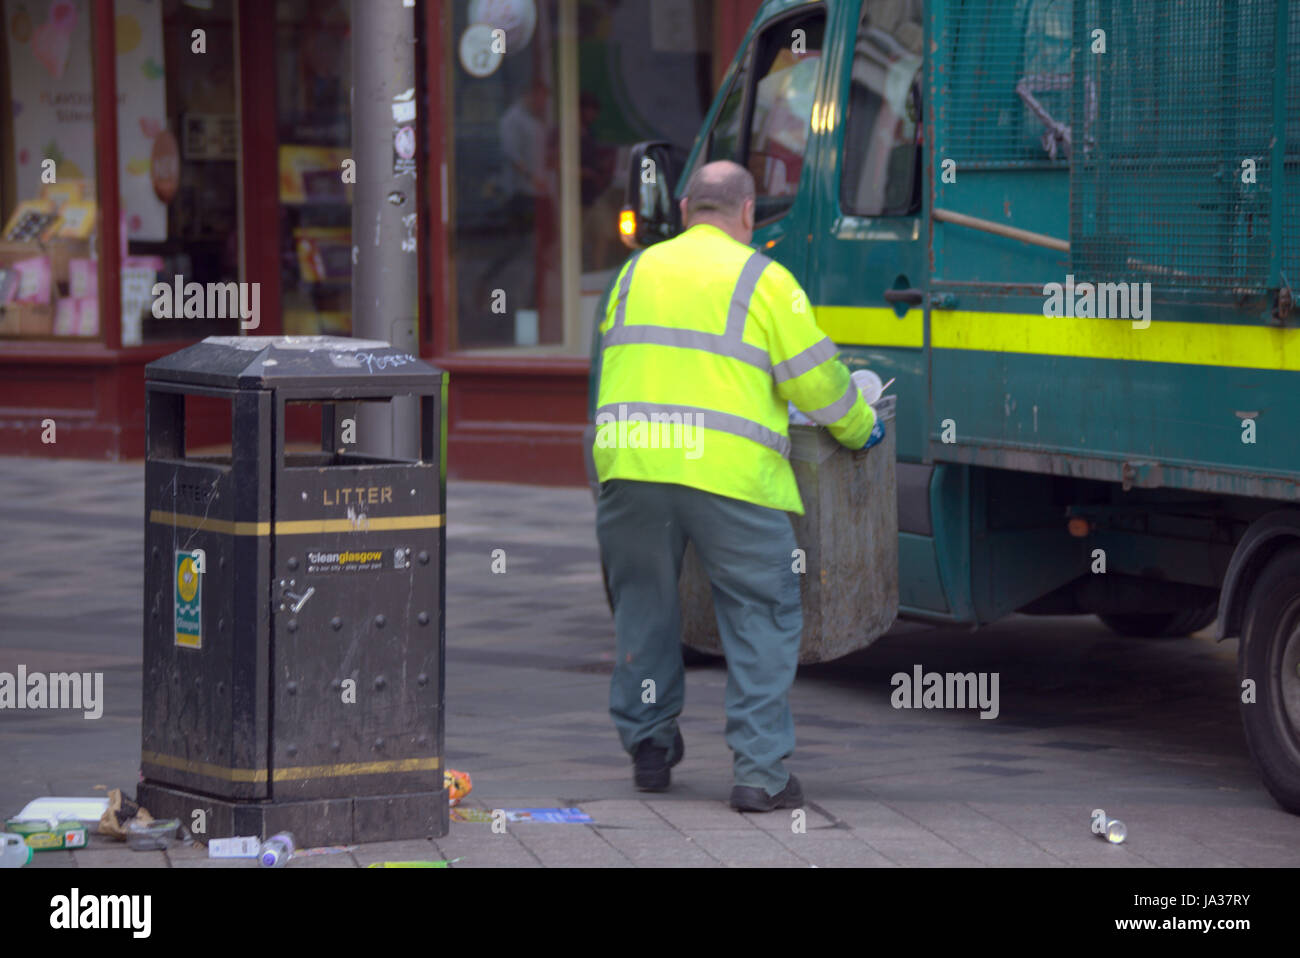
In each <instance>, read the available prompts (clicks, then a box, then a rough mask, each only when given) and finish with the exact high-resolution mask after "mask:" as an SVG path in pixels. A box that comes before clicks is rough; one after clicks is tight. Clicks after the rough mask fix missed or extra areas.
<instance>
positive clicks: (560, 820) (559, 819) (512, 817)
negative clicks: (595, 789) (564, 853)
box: [451, 808, 595, 825]
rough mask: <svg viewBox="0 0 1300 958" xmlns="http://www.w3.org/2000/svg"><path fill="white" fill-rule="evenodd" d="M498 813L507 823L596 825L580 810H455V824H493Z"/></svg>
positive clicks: (453, 819) (452, 817)
mask: <svg viewBox="0 0 1300 958" xmlns="http://www.w3.org/2000/svg"><path fill="white" fill-rule="evenodd" d="M496 812H505V820H506V821H507V822H545V823H547V824H552V825H594V824H595V822H594V821H593V820H592V817H591V816H590V815H588V814H587V813H586V812H584V811H583V810H582V809H580V808H501V809H490V808H453V809H452V810H451V820H452V821H453V822H491V821H492V820H493V817H494V814H495V813H496Z"/></svg>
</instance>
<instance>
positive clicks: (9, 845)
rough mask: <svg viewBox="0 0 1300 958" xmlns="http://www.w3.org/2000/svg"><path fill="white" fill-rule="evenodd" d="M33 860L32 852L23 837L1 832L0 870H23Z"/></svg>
mask: <svg viewBox="0 0 1300 958" xmlns="http://www.w3.org/2000/svg"><path fill="white" fill-rule="evenodd" d="M31 860H32V850H31V847H30V846H29V845H28V844H27V843H26V842H25V841H23V836H21V835H15V834H13V833H12V832H0V868H22V867H23V866H24V865H26V864H27V863H28V862H29V861H31Z"/></svg>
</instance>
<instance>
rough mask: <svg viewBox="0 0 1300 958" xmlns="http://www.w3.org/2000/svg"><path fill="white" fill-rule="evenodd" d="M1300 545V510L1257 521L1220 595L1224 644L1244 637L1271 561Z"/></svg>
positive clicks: (1235, 552)
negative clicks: (1253, 595) (1253, 597)
mask: <svg viewBox="0 0 1300 958" xmlns="http://www.w3.org/2000/svg"><path fill="white" fill-rule="evenodd" d="M1295 543H1300V509H1278V510H1276V511H1275V512H1270V513H1267V514H1266V515H1263V516H1260V517H1259V518H1258V519H1256V520H1255V521H1254V522H1253V523H1252V524H1251V526H1250V528H1248V529H1247V530H1246V534H1245V535H1243V536H1242V537H1241V541H1239V542H1238V543H1237V548H1236V549H1235V550H1233V553H1232V559H1231V560H1230V561H1229V563H1228V571H1227V572H1226V573H1224V576H1223V588H1222V590H1221V591H1220V592H1219V624H1218V627H1217V629H1216V636H1215V637H1216V638H1217V639H1219V640H1220V641H1222V640H1223V639H1230V638H1233V637H1235V636H1238V635H1240V634H1241V626H1242V622H1243V621H1244V619H1245V614H1246V603H1247V601H1248V600H1249V598H1250V591H1251V589H1252V588H1253V587H1254V585H1255V581H1256V580H1257V579H1258V578H1259V574H1260V573H1261V572H1262V571H1263V570H1264V567H1265V566H1266V565H1267V564H1268V561H1269V560H1270V559H1271V558H1273V556H1274V555H1276V554H1277V553H1278V552H1279V551H1280V550H1282V549H1284V548H1286V547H1287V546H1288V545H1293V544H1295Z"/></svg>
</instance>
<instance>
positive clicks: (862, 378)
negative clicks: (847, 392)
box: [853, 369, 885, 405]
mask: <svg viewBox="0 0 1300 958" xmlns="http://www.w3.org/2000/svg"><path fill="white" fill-rule="evenodd" d="M853 384H854V385H855V386H857V387H858V392H860V393H862V398H863V399H865V400H866V401H867V403H868V404H871V405H874V404H875V402H876V401H877V400H878V399H879V398H880V395H881V393H883V392H884V391H885V387H884V386H883V385H882V384H881V382H880V377H879V376H877V375H876V374H875V373H873V372H872V371H871V370H870V369H855V370H854V371H853Z"/></svg>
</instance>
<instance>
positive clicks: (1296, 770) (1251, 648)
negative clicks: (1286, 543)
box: [1237, 546, 1300, 815]
mask: <svg viewBox="0 0 1300 958" xmlns="http://www.w3.org/2000/svg"><path fill="white" fill-rule="evenodd" d="M1237 678H1238V680H1239V683H1238V684H1239V685H1240V684H1241V683H1244V682H1245V681H1246V680H1247V679H1249V680H1252V681H1253V682H1254V683H1255V701H1254V702H1242V703H1241V704H1240V706H1239V707H1240V709H1241V720H1242V724H1243V725H1244V726H1245V729H1246V744H1247V745H1248V746H1250V754H1251V757H1252V758H1253V759H1254V760H1255V767H1256V768H1257V769H1259V774H1260V777H1261V778H1263V780H1264V785H1265V787H1266V788H1267V789H1268V791H1269V794H1271V795H1272V796H1273V798H1274V800H1275V801H1276V802H1277V803H1278V804H1279V805H1281V806H1282V807H1283V808H1285V809H1286V810H1287V811H1288V812H1291V813H1292V814H1296V815H1300V546H1291V547H1290V548H1287V549H1285V550H1283V551H1282V552H1280V553H1278V554H1277V556H1275V557H1274V558H1273V560H1272V561H1271V562H1269V564H1268V565H1267V566H1266V567H1265V568H1264V572H1263V573H1262V574H1261V575H1260V577H1259V581H1258V582H1256V583H1255V587H1254V588H1253V589H1252V590H1251V594H1250V605H1249V606H1247V608H1246V620H1245V625H1244V626H1243V628H1242V631H1241V647H1240V649H1239V650H1238V653H1237ZM1243 694H1244V691H1243Z"/></svg>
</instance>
